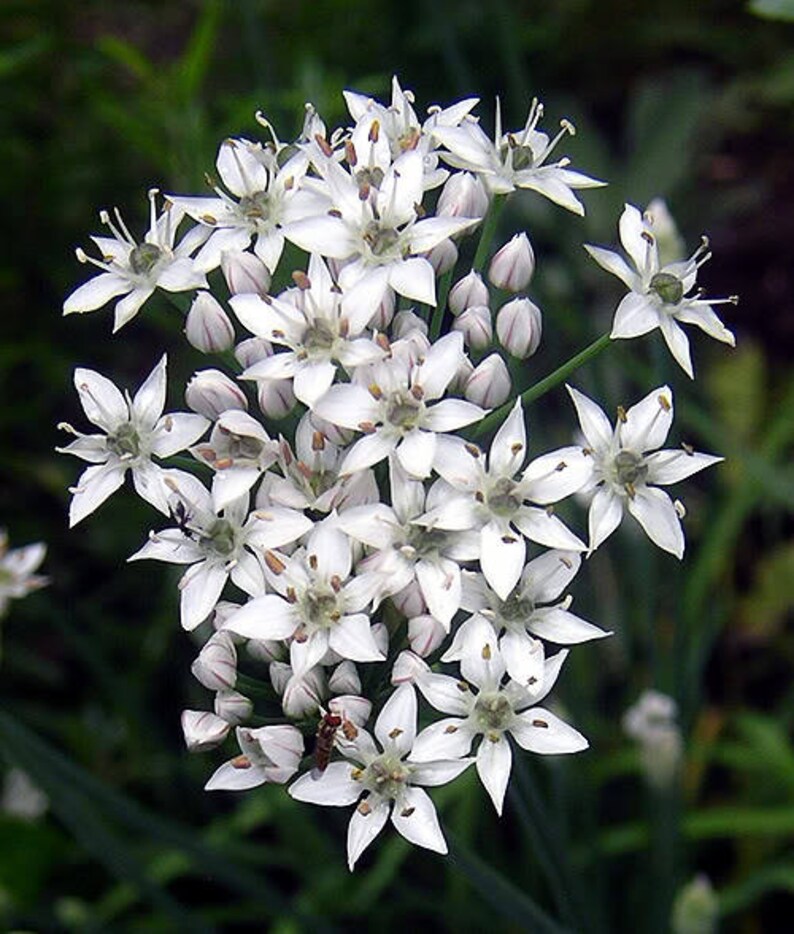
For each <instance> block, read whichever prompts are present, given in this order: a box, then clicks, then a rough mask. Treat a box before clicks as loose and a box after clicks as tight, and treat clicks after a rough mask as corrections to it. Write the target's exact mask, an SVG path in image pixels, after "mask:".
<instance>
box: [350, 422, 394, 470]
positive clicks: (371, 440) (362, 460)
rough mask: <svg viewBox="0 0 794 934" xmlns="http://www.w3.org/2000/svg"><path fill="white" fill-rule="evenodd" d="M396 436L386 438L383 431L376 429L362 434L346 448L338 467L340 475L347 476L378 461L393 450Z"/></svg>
mask: <svg viewBox="0 0 794 934" xmlns="http://www.w3.org/2000/svg"><path fill="white" fill-rule="evenodd" d="M396 443H397V438H394V437H392V438H386V437H385V436H384V432H383V431H376V432H374V433H373V434H371V435H364V437H363V438H359V439H358V441H356V443H355V444H354V445H353V446H352V447H351V448H349V449H348V452H347V454H346V455H345V459H344V460H343V461H342V464H341V466H340V468H339V474H340V476H347V475H349V474H353V473H356V472H357V471H359V470H364V468H365V467H372V466H373V465H374V464H378V463H380V461H382V460H383V459H384V458H385V457H388V456H389V454H391V452H392V451H393V450H394V447H395V445H396Z"/></svg>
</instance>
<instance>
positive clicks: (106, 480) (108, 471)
mask: <svg viewBox="0 0 794 934" xmlns="http://www.w3.org/2000/svg"><path fill="white" fill-rule="evenodd" d="M126 471H127V467H126V465H125V464H119V463H118V462H116V463H115V464H95V465H94V466H93V467H88V468H87V469H86V470H84V471H83V473H82V474H81V475H80V479H79V480H78V481H77V487H76V488H75V493H74V496H73V497H72V502H71V504H70V506H69V527H70V528H71V527H73V526H75V525H77V523H78V522H80V521H82V520H83V519H85V517H86V516H87V515H89V514H90V513H92V512H93V511H94V510H95V509H96V508H97V507H98V506H101V505H102V503H104V502H105V500H106V499H107V498H108V497H109V496H111V495H112V494H113V493H115V491H116V490H117V489H118V488H119V487H120V486H121V484H122V483H124V474H125V473H126Z"/></svg>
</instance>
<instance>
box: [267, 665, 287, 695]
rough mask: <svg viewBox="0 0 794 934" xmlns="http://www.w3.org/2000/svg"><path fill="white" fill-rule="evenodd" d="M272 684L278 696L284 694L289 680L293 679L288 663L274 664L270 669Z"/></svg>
mask: <svg viewBox="0 0 794 934" xmlns="http://www.w3.org/2000/svg"><path fill="white" fill-rule="evenodd" d="M268 673H269V675H270V683H271V684H272V685H273V690H274V691H275V692H276V694H283V693H284V690H285V688H286V687H287V684H288V683H289V679H290V678H291V677H292V669H291V668H290V666H289V664H288V663H287V662H272V663H271V665H270V668H268Z"/></svg>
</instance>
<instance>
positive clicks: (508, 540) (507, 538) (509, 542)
mask: <svg viewBox="0 0 794 934" xmlns="http://www.w3.org/2000/svg"><path fill="white" fill-rule="evenodd" d="M502 541H503V542H504V543H505V545H512V544H513V542H515V541H516V537H515V535H503V536H502Z"/></svg>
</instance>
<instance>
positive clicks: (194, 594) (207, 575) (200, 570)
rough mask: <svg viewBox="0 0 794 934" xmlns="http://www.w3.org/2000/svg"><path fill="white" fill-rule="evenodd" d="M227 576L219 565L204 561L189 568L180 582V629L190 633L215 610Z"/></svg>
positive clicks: (224, 569)
mask: <svg viewBox="0 0 794 934" xmlns="http://www.w3.org/2000/svg"><path fill="white" fill-rule="evenodd" d="M228 577H229V575H228V573H227V572H226V568H225V567H224V566H223V565H221V564H211V563H210V562H209V561H204V562H203V563H202V564H196V565H194V566H193V567H192V568H189V569H188V570H187V571H186V572H185V575H184V577H183V578H182V580H181V581H180V584H179V586H180V601H179V611H180V617H181V621H182V628H183V629H187V630H188V631H190V630H191V629H195V628H196V626H198V625H199V624H200V623H203V622H204V620H205V619H206V618H207V617H208V616H209V615H210V613H211V612H212V611H213V610H214V609H215V604H216V603H217V602H218V600H219V598H220V595H221V592H222V591H223V587H224V584H225V583H226V581H227V579H228Z"/></svg>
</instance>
